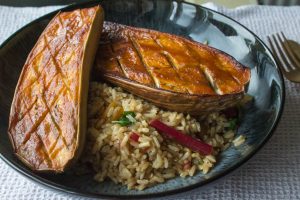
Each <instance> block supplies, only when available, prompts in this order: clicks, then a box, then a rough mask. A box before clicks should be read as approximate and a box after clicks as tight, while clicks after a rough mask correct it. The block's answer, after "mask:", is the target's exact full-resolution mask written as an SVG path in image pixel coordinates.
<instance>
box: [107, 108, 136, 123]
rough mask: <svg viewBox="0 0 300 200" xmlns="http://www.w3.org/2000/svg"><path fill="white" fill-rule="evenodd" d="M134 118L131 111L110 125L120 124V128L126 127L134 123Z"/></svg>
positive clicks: (133, 113) (124, 113)
mask: <svg viewBox="0 0 300 200" xmlns="http://www.w3.org/2000/svg"><path fill="white" fill-rule="evenodd" d="M135 116H136V114H135V112H133V111H125V112H123V114H122V116H121V117H120V119H119V120H117V121H112V123H117V124H120V125H121V126H128V125H131V124H133V123H134V122H136V120H135V119H134V118H135Z"/></svg>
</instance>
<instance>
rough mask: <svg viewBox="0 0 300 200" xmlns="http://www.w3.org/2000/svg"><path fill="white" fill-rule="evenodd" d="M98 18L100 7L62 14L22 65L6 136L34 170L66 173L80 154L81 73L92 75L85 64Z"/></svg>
mask: <svg viewBox="0 0 300 200" xmlns="http://www.w3.org/2000/svg"><path fill="white" fill-rule="evenodd" d="M100 15H103V14H102V11H101V8H100V7H99V6H95V7H91V8H85V9H77V10H74V11H70V12H61V13H58V14H57V15H56V16H55V17H54V18H53V19H52V20H51V21H50V23H49V24H48V26H47V27H46V29H45V30H44V32H43V33H42V34H41V36H40V37H39V39H38V41H37V43H36V45H35V46H34V48H33V49H32V51H31V52H30V54H29V56H28V58H27V61H26V63H25V65H24V67H23V71H22V73H21V75H20V78H19V81H18V84H17V87H16V90H15V96H14V100H13V103H12V107H11V113H10V119H9V130H8V133H9V136H10V139H11V142H12V144H13V147H14V151H15V153H16V154H17V156H18V157H19V158H20V159H21V160H22V161H23V162H24V163H25V164H27V165H28V166H29V167H30V168H32V169H34V170H54V171H63V170H64V168H65V167H66V165H67V164H69V162H70V161H71V160H72V159H73V157H74V156H75V155H76V154H77V150H78V145H79V143H80V142H79V141H78V139H79V138H80V136H79V134H80V133H79V132H80V131H79V128H80V127H79V126H80V124H79V120H80V116H79V114H80V104H81V101H82V100H81V91H80V90H81V88H82V86H81V84H83V83H82V77H83V75H82V73H83V70H86V71H89V67H88V66H83V63H85V62H86V61H85V60H86V59H87V58H86V57H85V55H86V51H87V48H90V47H87V44H88V43H87V42H88V40H90V37H91V34H92V32H91V31H92V30H91V29H92V28H93V27H94V26H95V25H94V23H101V22H100V18H103V17H99V16H100ZM95 20H97V22H95ZM97 28H98V25H97ZM96 32H97V33H96V34H95V37H98V38H99V35H100V29H99V30H97V31H96ZM98 32H99V33H98ZM97 35H98V36H97ZM93 37H94V36H93ZM94 51H96V49H95V50H94ZM90 53H91V54H94V53H92V52H90ZM86 73H88V72H86Z"/></svg>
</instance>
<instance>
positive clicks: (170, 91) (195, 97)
mask: <svg viewBox="0 0 300 200" xmlns="http://www.w3.org/2000/svg"><path fill="white" fill-rule="evenodd" d="M96 72H97V74H98V75H99V77H100V78H101V79H104V80H106V81H108V82H110V83H112V84H115V85H117V86H120V87H122V88H124V89H126V90H128V91H129V92H131V93H133V94H135V95H137V96H140V97H142V98H144V99H147V100H148V101H151V102H152V103H154V104H156V105H158V106H160V107H162V108H166V109H170V110H175V111H179V112H186V113H191V114H200V113H203V112H208V111H216V110H222V109H224V108H226V107H230V106H232V105H234V104H236V103H237V102H238V101H239V100H240V99H241V98H242V97H243V95H244V90H245V85H246V84H247V83H248V82H249V80H250V69H249V68H246V67H244V66H242V65H241V64H240V63H238V62H237V61H236V60H235V59H234V58H232V57H231V56H229V55H227V54H225V53H224V52H221V51H219V50H217V49H214V48H212V47H209V46H207V45H203V44H200V43H197V42H193V41H190V40H188V39H185V38H182V37H179V36H175V35H171V34H167V33H162V32H158V31H154V30H149V29H142V28H134V27H130V26H125V25H120V24H116V23H111V22H105V23H104V27H103V33H102V35H101V39H100V46H99V48H98V52H97V55H96Z"/></svg>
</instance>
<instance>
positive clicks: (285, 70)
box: [267, 35, 288, 73]
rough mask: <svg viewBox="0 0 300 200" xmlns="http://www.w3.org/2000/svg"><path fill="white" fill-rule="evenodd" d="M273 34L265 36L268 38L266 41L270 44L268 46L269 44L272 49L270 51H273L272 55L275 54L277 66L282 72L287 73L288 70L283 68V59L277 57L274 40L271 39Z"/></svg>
mask: <svg viewBox="0 0 300 200" xmlns="http://www.w3.org/2000/svg"><path fill="white" fill-rule="evenodd" d="M273 37H274V36H273V35H271V36H267V38H268V41H269V44H270V46H271V49H272V52H273V54H274V56H275V59H276V60H277V62H278V63H279V65H278V66H279V68H280V69H281V71H282V72H283V73H287V72H288V70H287V69H286V68H285V65H284V63H283V61H282V60H281V59H280V57H279V53H278V52H277V50H276V48H275V45H276V44H275V42H274V39H273Z"/></svg>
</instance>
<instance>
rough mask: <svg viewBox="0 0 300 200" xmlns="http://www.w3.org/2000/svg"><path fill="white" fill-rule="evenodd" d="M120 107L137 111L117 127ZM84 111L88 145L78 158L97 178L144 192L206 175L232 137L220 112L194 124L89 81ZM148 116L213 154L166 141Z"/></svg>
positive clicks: (128, 95) (180, 114) (121, 92)
mask: <svg viewBox="0 0 300 200" xmlns="http://www.w3.org/2000/svg"><path fill="white" fill-rule="evenodd" d="M123 111H134V112H135V113H136V116H135V119H134V120H135V123H134V124H132V125H130V126H120V125H119V124H117V123H113V122H112V121H114V120H117V118H119V117H120V114H122V113H123ZM88 113H89V115H88V119H89V122H88V126H89V128H88V139H87V140H88V141H87V143H88V144H87V145H86V146H87V147H86V149H85V154H84V155H85V156H84V157H83V158H82V160H83V161H84V162H88V163H91V164H92V165H93V169H94V170H95V172H96V174H95V176H94V178H95V180H96V181H99V182H101V181H103V180H104V179H106V178H109V179H111V180H112V181H114V182H115V183H121V184H123V185H126V186H127V187H128V189H137V190H143V189H144V188H146V187H149V186H152V185H154V184H158V183H162V182H164V181H166V180H167V179H170V178H173V177H175V176H181V177H186V176H193V175H195V173H196V172H197V171H200V172H202V173H204V174H205V173H207V172H208V171H209V170H210V169H211V168H212V167H213V166H214V164H215V163H216V156H217V155H218V153H219V152H220V151H222V150H224V149H226V148H227V147H228V146H229V145H230V144H231V142H232V140H233V138H234V136H235V133H234V132H233V131H231V130H229V131H225V130H227V129H226V127H228V126H229V122H228V120H227V119H226V118H225V116H224V115H221V114H219V113H211V114H209V115H208V116H207V117H206V118H205V120H202V121H201V122H199V121H197V120H196V119H195V118H193V117H191V116H189V115H184V114H182V113H177V112H170V111H165V110H161V109H159V108H157V107H156V106H154V105H152V104H150V103H147V102H146V101H144V100H142V99H140V98H137V97H135V96H133V95H131V94H128V93H126V92H124V91H122V89H120V88H112V87H109V86H108V85H106V84H101V83H96V82H93V83H91V84H90V92H89V104H88ZM153 118H159V119H160V120H161V121H162V122H164V123H166V124H167V125H169V126H172V127H174V128H176V129H177V130H180V131H182V132H183V133H185V134H189V135H191V136H194V137H198V138H200V139H202V140H203V141H205V142H207V143H208V144H211V145H212V146H213V147H214V151H213V154H212V155H207V156H203V155H201V154H200V153H197V152H193V151H191V150H190V149H188V148H186V147H184V146H182V145H180V144H178V143H176V142H175V141H172V140H169V139H166V138H165V137H163V136H162V135H160V134H159V133H158V132H157V131H156V130H155V129H154V128H152V127H150V126H149V125H148V122H149V121H150V120H151V119H153ZM200 125H201V126H200ZM201 128H202V129H205V130H203V131H201ZM132 132H135V133H137V134H138V135H139V138H138V142H136V141H134V140H132V139H131V138H130V134H132ZM237 143H238V144H239V143H240V140H238V142H237Z"/></svg>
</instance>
